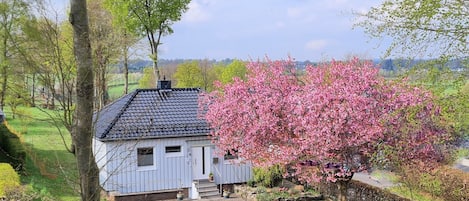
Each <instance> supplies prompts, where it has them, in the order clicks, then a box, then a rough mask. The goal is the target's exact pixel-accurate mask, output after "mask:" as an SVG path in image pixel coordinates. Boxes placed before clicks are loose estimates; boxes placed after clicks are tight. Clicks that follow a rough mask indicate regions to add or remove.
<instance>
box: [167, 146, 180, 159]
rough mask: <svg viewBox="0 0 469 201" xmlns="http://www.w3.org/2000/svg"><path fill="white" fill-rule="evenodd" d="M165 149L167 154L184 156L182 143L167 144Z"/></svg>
mask: <svg viewBox="0 0 469 201" xmlns="http://www.w3.org/2000/svg"><path fill="white" fill-rule="evenodd" d="M164 150H165V153H166V156H183V154H182V146H181V145H174V146H166V147H165V149H164Z"/></svg>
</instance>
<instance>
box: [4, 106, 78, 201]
mask: <svg viewBox="0 0 469 201" xmlns="http://www.w3.org/2000/svg"><path fill="white" fill-rule="evenodd" d="M19 111H20V114H18V115H16V118H15V119H12V116H13V115H12V113H11V110H10V109H9V108H8V107H6V108H5V113H6V116H7V124H8V125H9V126H10V128H12V132H16V133H20V134H21V139H22V141H23V143H24V145H25V146H26V150H27V152H28V156H27V159H26V164H25V173H24V175H22V176H21V182H22V183H23V184H28V185H31V186H32V187H33V188H34V189H35V190H36V191H38V192H40V193H41V194H45V195H50V196H52V197H54V199H56V200H65V201H72V200H79V197H78V196H79V194H78V191H77V190H76V189H78V188H79V186H78V183H77V178H78V177H77V170H76V161H75V158H74V156H73V155H72V154H71V153H69V152H68V151H67V150H66V148H65V145H64V141H65V142H66V144H68V145H69V144H70V142H71V139H70V134H69V133H68V131H66V129H65V128H64V127H62V126H58V127H57V126H56V125H54V124H53V123H51V122H50V120H49V119H50V118H49V117H48V116H47V115H46V113H44V112H43V111H41V110H39V109H38V108H27V107H21V108H19ZM45 111H47V112H50V113H53V112H55V111H51V110H45ZM58 128H60V130H61V132H63V139H62V137H61V135H60V134H59V130H58Z"/></svg>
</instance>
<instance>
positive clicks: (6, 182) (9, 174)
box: [0, 163, 20, 197]
mask: <svg viewBox="0 0 469 201" xmlns="http://www.w3.org/2000/svg"><path fill="white" fill-rule="evenodd" d="M19 186H20V177H19V176H18V174H17V173H16V172H15V170H14V169H13V168H12V167H11V165H10V164H8V163H0V197H4V196H5V195H6V192H7V191H9V190H13V189H15V188H17V187H19Z"/></svg>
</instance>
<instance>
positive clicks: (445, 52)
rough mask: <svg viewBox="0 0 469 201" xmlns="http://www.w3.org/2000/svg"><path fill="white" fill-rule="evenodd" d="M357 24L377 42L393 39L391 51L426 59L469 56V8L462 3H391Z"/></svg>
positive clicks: (413, 0) (412, 0) (394, 0)
mask: <svg viewBox="0 0 469 201" xmlns="http://www.w3.org/2000/svg"><path fill="white" fill-rule="evenodd" d="M359 16H360V17H364V18H365V19H364V20H362V21H360V22H359V23H357V25H358V26H362V27H364V28H365V32H366V33H367V34H369V35H371V36H372V37H375V38H383V37H384V36H390V37H392V38H393V42H392V44H391V46H390V47H389V49H388V55H389V53H390V52H391V51H393V50H395V49H396V48H400V49H397V50H396V51H395V52H396V53H402V54H403V55H405V54H406V53H407V55H415V56H416V54H418V55H420V56H423V57H439V56H455V57H460V58H464V57H467V56H468V52H469V50H468V45H467V44H468V43H467V40H468V37H469V5H468V3H467V1H461V0H450V1H440V0H428V1H420V0H391V1H385V2H383V3H382V4H381V5H380V6H377V7H373V8H371V9H370V10H369V11H368V12H367V13H364V14H363V13H362V14H359Z"/></svg>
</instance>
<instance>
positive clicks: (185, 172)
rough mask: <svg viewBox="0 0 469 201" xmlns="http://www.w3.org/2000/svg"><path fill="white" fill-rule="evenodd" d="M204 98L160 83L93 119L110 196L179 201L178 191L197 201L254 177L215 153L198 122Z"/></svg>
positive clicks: (205, 129) (104, 184)
mask: <svg viewBox="0 0 469 201" xmlns="http://www.w3.org/2000/svg"><path fill="white" fill-rule="evenodd" d="M200 93H201V90H200V89H195V88H184V89H179V88H171V82H170V81H160V82H159V83H158V88H157V89H138V90H136V91H134V92H133V93H130V94H128V95H126V96H124V97H122V98H120V99H118V100H116V101H115V102H113V103H111V104H109V105H108V106H106V107H105V108H104V109H103V110H101V111H100V112H99V113H97V114H96V115H95V138H94V141H93V148H94V153H95V157H96V162H97V164H98V167H99V168H100V175H99V176H100V183H101V185H102V187H103V189H104V190H105V191H106V192H108V193H111V194H113V195H116V200H118V198H119V197H123V196H125V197H126V198H125V199H126V200H139V199H141V198H138V197H142V196H143V197H145V198H148V196H153V197H152V198H151V199H159V198H175V197H176V192H177V191H183V192H184V193H185V196H186V197H189V198H192V199H197V198H205V197H213V196H220V194H219V193H220V192H221V191H220V189H221V185H223V184H234V183H244V182H247V181H248V180H249V179H250V178H251V176H252V170H251V167H250V166H249V165H247V164H243V163H240V162H239V161H237V159H233V158H232V157H230V156H231V155H225V156H221V157H220V156H219V155H218V154H216V152H217V150H216V147H215V145H214V144H212V143H211V141H210V139H209V136H208V135H209V128H208V125H207V123H206V121H205V120H204V119H200V118H199V117H198V100H199V96H200ZM210 175H213V177H214V181H213V182H210V181H208V179H209V176H210ZM131 197H134V198H133V199H131Z"/></svg>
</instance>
